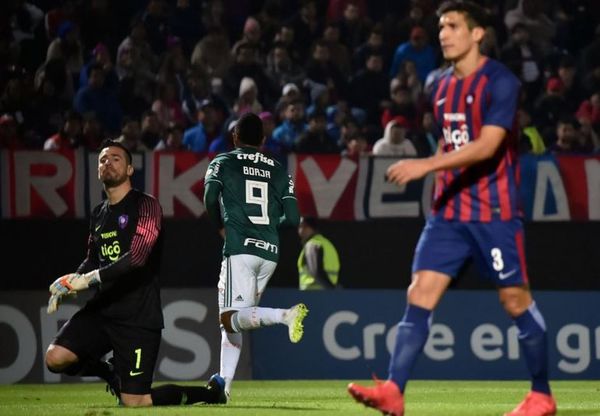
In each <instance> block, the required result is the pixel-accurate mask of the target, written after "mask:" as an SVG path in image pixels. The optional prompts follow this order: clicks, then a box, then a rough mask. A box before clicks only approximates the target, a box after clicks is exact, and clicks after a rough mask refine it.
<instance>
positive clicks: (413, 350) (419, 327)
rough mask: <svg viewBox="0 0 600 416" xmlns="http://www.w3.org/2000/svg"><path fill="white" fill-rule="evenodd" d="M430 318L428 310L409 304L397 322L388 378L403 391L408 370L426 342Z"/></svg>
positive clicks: (408, 373)
mask: <svg viewBox="0 0 600 416" xmlns="http://www.w3.org/2000/svg"><path fill="white" fill-rule="evenodd" d="M430 318H431V311H430V310H428V309H424V308H421V307H419V306H415V305H411V304H409V305H408V306H407V307H406V311H405V312H404V316H403V317H402V320H401V321H400V323H399V324H398V335H397V336H396V346H395V347H394V352H393V354H392V358H391V360H390V368H389V372H390V376H389V378H390V380H392V381H393V382H394V383H396V384H397V385H398V387H399V388H400V391H401V392H404V387H405V386H406V382H407V381H408V377H409V375H410V371H411V370H412V368H413V366H414V364H415V362H416V361H417V357H418V356H419V354H420V353H421V351H422V350H423V347H424V346H425V342H427V337H428V336H429V327H430V325H431V322H430Z"/></svg>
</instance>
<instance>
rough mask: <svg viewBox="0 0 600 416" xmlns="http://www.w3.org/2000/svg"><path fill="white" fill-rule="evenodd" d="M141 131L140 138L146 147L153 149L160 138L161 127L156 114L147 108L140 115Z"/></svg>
mask: <svg viewBox="0 0 600 416" xmlns="http://www.w3.org/2000/svg"><path fill="white" fill-rule="evenodd" d="M141 125H142V133H141V138H140V140H141V141H142V143H143V144H144V146H146V147H147V148H148V149H154V148H155V147H156V145H157V144H158V142H159V141H160V140H161V139H162V134H163V131H162V127H161V124H160V122H159V121H158V116H157V115H156V113H155V112H154V111H152V110H147V111H145V112H144V114H142V117H141Z"/></svg>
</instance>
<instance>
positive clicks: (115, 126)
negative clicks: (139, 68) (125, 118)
mask: <svg viewBox="0 0 600 416" xmlns="http://www.w3.org/2000/svg"><path fill="white" fill-rule="evenodd" d="M88 77H89V78H88V85H87V86H85V87H82V88H80V89H79V91H77V95H75V98H74V100H73V108H74V109H75V110H77V111H78V112H79V113H80V114H85V113H89V112H94V113H95V114H96V115H97V117H98V120H100V122H101V123H102V127H103V128H104V129H105V130H106V131H107V132H108V133H114V132H117V131H119V126H120V124H121V117H122V114H121V106H120V105H119V101H117V99H116V97H115V96H114V95H113V94H111V92H110V91H107V90H106V89H105V88H104V69H103V68H102V64H99V63H98V64H95V65H92V66H90V68H89V73H88Z"/></svg>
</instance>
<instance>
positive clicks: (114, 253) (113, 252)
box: [100, 240, 121, 261]
mask: <svg viewBox="0 0 600 416" xmlns="http://www.w3.org/2000/svg"><path fill="white" fill-rule="evenodd" d="M100 252H101V253H102V255H103V256H104V257H108V258H109V259H110V261H116V260H118V259H119V255H120V254H121V246H120V245H119V241H118V240H115V241H113V243H112V244H103V245H102V247H100Z"/></svg>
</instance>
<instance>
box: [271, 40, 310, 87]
mask: <svg viewBox="0 0 600 416" xmlns="http://www.w3.org/2000/svg"><path fill="white" fill-rule="evenodd" d="M267 75H268V76H269V78H271V79H272V80H273V81H274V82H275V84H276V85H277V86H278V87H280V88H281V87H284V86H285V85H286V84H294V83H296V84H301V83H302V80H304V78H305V74H304V71H303V70H302V68H300V67H299V66H298V65H297V64H296V63H294V62H293V61H292V59H291V57H290V54H289V51H288V49H287V48H286V46H285V45H284V43H283V42H275V43H274V44H273V47H272V48H271V51H270V52H269V55H268V56H267Z"/></svg>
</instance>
